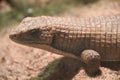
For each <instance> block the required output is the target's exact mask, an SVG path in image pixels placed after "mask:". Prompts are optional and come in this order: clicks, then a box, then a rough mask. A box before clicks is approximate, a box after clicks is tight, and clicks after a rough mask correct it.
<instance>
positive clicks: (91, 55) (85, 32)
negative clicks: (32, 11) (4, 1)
mask: <svg viewBox="0 0 120 80" xmlns="http://www.w3.org/2000/svg"><path fill="white" fill-rule="evenodd" d="M10 38H11V39H12V40H13V41H15V42H18V43H21V44H24V45H27V46H32V47H37V48H40V49H44V50H47V51H50V52H54V53H57V54H62V55H65V56H68V57H73V58H76V59H80V60H82V61H83V62H85V63H87V64H89V63H91V61H90V60H94V59H95V60H96V63H95V64H97V63H98V65H99V61H100V59H101V60H102V61H120V14H118V15H112V16H101V17H94V18H64V17H50V16H41V17H34V18H32V17H28V18H25V19H24V20H23V21H22V22H21V24H20V25H19V26H18V27H17V29H16V30H14V31H13V33H12V34H11V35H10ZM85 50H87V51H85ZM98 65H97V67H98Z"/></svg>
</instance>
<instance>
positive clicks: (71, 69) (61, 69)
mask: <svg viewBox="0 0 120 80" xmlns="http://www.w3.org/2000/svg"><path fill="white" fill-rule="evenodd" d="M101 66H102V67H107V68H110V69H113V70H115V71H118V70H120V61H118V62H114V61H111V62H110V61H109V62H101ZM84 67H85V66H84V63H82V62H81V61H79V60H76V59H72V58H68V57H63V58H60V59H58V60H55V61H53V62H51V63H50V64H49V65H48V66H47V67H46V69H45V70H44V72H43V74H42V75H39V76H38V79H32V80H72V78H73V77H74V76H75V75H76V74H77V73H78V72H79V71H80V70H81V69H82V68H84ZM84 69H85V68H84ZM85 71H86V70H85ZM86 73H87V72H86ZM87 74H88V73H87ZM101 74H102V72H101V71H100V70H99V71H98V73H96V74H94V75H91V74H88V76H90V77H96V76H98V75H101Z"/></svg>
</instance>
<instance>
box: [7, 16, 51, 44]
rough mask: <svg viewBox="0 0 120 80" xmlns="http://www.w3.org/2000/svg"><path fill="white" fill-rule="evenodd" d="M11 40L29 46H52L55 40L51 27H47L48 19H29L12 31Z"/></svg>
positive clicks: (43, 17)
mask: <svg viewBox="0 0 120 80" xmlns="http://www.w3.org/2000/svg"><path fill="white" fill-rule="evenodd" d="M9 37H10V39H11V40H13V41H15V42H17V43H20V44H24V45H27V46H33V45H36V46H37V45H42V44H43V45H50V44H51V43H52V39H53V31H52V28H51V26H47V25H46V17H45V16H42V17H34V18H31V17H28V18H25V19H24V20H23V21H22V22H21V23H20V25H19V26H18V27H17V28H16V29H13V30H12V31H11V34H10V35H9Z"/></svg>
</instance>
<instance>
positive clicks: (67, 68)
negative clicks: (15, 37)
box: [0, 0, 120, 80]
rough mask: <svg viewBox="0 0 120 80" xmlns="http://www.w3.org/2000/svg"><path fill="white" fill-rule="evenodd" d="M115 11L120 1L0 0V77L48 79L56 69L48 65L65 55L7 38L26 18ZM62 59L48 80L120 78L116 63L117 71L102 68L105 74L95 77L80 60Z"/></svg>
mask: <svg viewBox="0 0 120 80" xmlns="http://www.w3.org/2000/svg"><path fill="white" fill-rule="evenodd" d="M114 14H120V0H0V80H30V79H31V78H32V77H35V78H34V79H31V80H45V79H43V78H47V77H48V76H50V73H49V72H51V71H52V70H51V69H53V68H54V65H51V66H52V67H49V65H48V64H49V63H52V62H55V63H54V64H56V59H58V58H61V57H63V56H60V55H56V54H52V53H50V52H47V51H44V50H40V49H35V48H31V47H26V46H23V45H19V44H16V43H14V42H12V41H11V40H10V39H9V37H8V36H9V33H10V30H11V29H12V28H15V27H17V25H19V23H20V22H21V20H22V19H23V18H25V17H28V16H32V17H36V16H41V15H46V16H63V17H87V18H89V17H95V16H108V15H114ZM57 61H58V60H57ZM61 61H62V63H60V64H59V66H58V69H57V71H55V72H54V71H52V72H54V73H53V74H52V76H51V79H50V78H48V79H46V80H58V79H59V78H62V79H61V80H120V65H117V66H116V68H117V71H115V70H113V69H110V68H107V67H105V66H104V67H101V70H102V75H100V76H99V77H96V78H94V79H93V78H90V77H88V75H87V74H86V73H85V71H84V70H83V69H81V67H80V66H81V65H80V64H79V62H78V61H75V60H72V59H62V60H61ZM77 63H78V64H77ZM112 65H113V64H112ZM71 66H72V67H71ZM46 67H47V68H46ZM116 68H115V69H116ZM44 73H45V74H44ZM40 75H42V77H41V76H40ZM63 78H64V79H63Z"/></svg>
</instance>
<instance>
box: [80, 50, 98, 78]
mask: <svg viewBox="0 0 120 80" xmlns="http://www.w3.org/2000/svg"><path fill="white" fill-rule="evenodd" d="M81 60H82V62H84V63H85V70H86V72H87V73H88V74H90V75H93V76H95V75H98V74H99V72H100V70H99V66H100V55H99V53H98V52H96V51H94V50H84V51H83V52H82V53H81Z"/></svg>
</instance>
